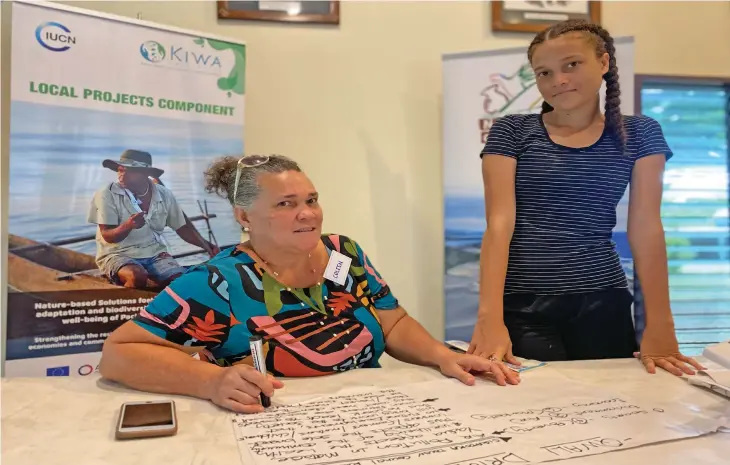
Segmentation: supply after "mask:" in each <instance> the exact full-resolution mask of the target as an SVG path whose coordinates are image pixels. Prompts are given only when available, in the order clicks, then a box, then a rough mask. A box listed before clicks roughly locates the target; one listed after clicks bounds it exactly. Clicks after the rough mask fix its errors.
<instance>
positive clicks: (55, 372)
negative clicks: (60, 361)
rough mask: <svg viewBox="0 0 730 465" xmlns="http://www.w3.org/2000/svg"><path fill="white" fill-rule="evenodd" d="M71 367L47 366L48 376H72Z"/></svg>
mask: <svg viewBox="0 0 730 465" xmlns="http://www.w3.org/2000/svg"><path fill="white" fill-rule="evenodd" d="M70 375H71V372H70V369H69V367H55V368H46V376H70Z"/></svg>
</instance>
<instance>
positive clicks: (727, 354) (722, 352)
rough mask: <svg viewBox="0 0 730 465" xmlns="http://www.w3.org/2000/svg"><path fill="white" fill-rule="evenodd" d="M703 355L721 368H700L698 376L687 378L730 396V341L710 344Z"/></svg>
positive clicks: (694, 383) (691, 382)
mask: <svg viewBox="0 0 730 465" xmlns="http://www.w3.org/2000/svg"><path fill="white" fill-rule="evenodd" d="M702 356H703V357H705V358H706V359H707V360H708V361H710V362H712V364H716V365H718V366H719V367H720V368H717V369H715V368H711V369H708V370H700V371H699V372H698V373H697V375H696V376H686V377H685V379H686V380H687V381H688V382H689V383H690V384H692V385H695V386H701V387H704V388H708V389H710V390H712V391H713V392H716V393H718V394H720V395H721V396H725V397H728V398H730V341H725V342H720V343H718V344H711V345H708V346H707V347H706V348H705V350H704V351H703V352H702Z"/></svg>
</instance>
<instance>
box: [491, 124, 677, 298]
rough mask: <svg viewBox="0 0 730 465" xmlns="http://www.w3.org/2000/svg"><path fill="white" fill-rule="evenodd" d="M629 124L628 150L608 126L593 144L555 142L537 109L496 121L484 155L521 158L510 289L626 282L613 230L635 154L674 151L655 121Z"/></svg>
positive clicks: (547, 291)
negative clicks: (577, 144) (583, 145)
mask: <svg viewBox="0 0 730 465" xmlns="http://www.w3.org/2000/svg"><path fill="white" fill-rule="evenodd" d="M624 125H625V127H626V134H627V144H626V153H623V152H621V151H620V150H619V148H618V147H617V146H616V143H615V142H614V139H613V137H611V134H610V131H609V130H607V129H605V130H604V132H603V134H602V135H601V138H600V139H599V140H598V141H597V142H596V143H594V144H593V145H591V146H588V147H583V148H571V147H566V146H563V145H560V144H557V143H555V142H553V141H552V139H550V137H549V136H548V132H547V129H546V128H545V125H544V123H543V120H542V116H541V115H538V114H522V115H508V116H505V117H503V118H500V119H499V120H497V121H495V123H494V124H493V125H492V127H491V129H490V131H489V135H488V138H487V142H486V144H485V146H484V149H483V150H482V152H481V154H480V156H484V155H501V156H507V157H511V158H514V159H516V160H517V173H516V178H515V198H516V207H517V211H516V214H517V217H516V222H515V231H514V235H513V237H512V242H511V243H510V248H509V264H508V267H507V276H506V281H505V294H515V293H530V294H541V295H555V294H567V293H578V292H590V291H596V290H601V289H607V288H618V287H627V282H626V275H625V273H624V272H623V269H622V267H621V263H620V261H619V256H618V253H617V251H616V246H615V243H614V242H613V240H612V237H611V236H612V230H613V228H614V227H615V226H616V207H617V206H618V203H619V201H620V200H621V198H622V197H623V195H624V193H625V191H626V187H627V186H628V184H629V182H630V180H631V171H632V168H633V166H634V163H635V162H636V160H638V159H639V158H642V157H645V156H647V155H652V154H664V155H665V156H666V157H667V159H669V158H671V156H672V152H671V150H670V148H669V146H668V145H667V142H666V140H665V139H664V134H663V132H662V129H661V126H659V123H657V122H656V120H654V119H652V118H650V117H647V116H624ZM487 227H488V226H487Z"/></svg>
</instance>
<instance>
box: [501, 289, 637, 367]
mask: <svg viewBox="0 0 730 465" xmlns="http://www.w3.org/2000/svg"><path fill="white" fill-rule="evenodd" d="M632 303H633V297H632V295H631V293H630V292H629V291H628V289H607V290H604V291H600V292H591V293H586V294H564V295H555V296H552V295H545V296H543V295H534V294H508V295H505V297H504V322H505V325H506V326H507V329H508V330H509V335H510V339H511V340H512V352H513V353H514V355H516V356H518V357H523V358H528V359H533V360H541V361H559V360H595V359H604V358H627V357H632V356H633V353H634V352H635V351H636V350H638V345H637V343H636V335H635V333H634V324H633V320H632V318H631V305H632Z"/></svg>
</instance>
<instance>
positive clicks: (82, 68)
mask: <svg viewBox="0 0 730 465" xmlns="http://www.w3.org/2000/svg"><path fill="white" fill-rule="evenodd" d="M10 6H11V7H12V26H11V31H10V33H11V35H12V41H11V45H10V46H11V49H12V55H11V67H10V78H11V82H10V94H9V95H10V105H9V108H8V112H7V113H4V114H3V116H6V118H4V119H7V116H9V118H10V124H9V145H8V146H7V149H8V153H9V159H8V170H7V173H8V179H9V188H8V193H7V199H8V208H7V210H8V219H7V221H6V222H4V224H3V226H6V227H7V236H4V237H7V238H8V239H7V241H8V245H7V247H8V248H7V249H6V254H7V256H6V257H4V260H7V261H4V262H3V278H7V279H6V280H5V281H4V285H5V288H6V290H7V305H6V306H4V309H5V315H4V324H3V330H4V331H5V334H4V336H3V343H4V355H5V360H4V362H3V366H4V370H5V372H4V375H7V376H87V375H89V374H91V373H93V372H94V371H95V370H96V367H97V365H98V360H99V358H100V350H101V347H102V344H103V342H104V340H105V339H106V337H107V335H108V334H109V333H110V332H112V331H113V330H114V329H116V328H117V327H118V326H120V325H121V324H123V323H124V322H126V321H129V320H131V319H133V318H134V317H135V315H137V314H138V313H139V312H140V310H142V309H143V308H144V306H145V305H146V304H147V303H148V302H149V301H150V300H152V299H153V298H154V297H155V296H156V295H157V293H158V292H160V290H161V289H162V288H163V287H164V284H165V279H166V278H165V276H168V273H169V275H173V274H174V273H173V272H175V271H178V270H183V271H184V269H185V268H187V267H190V266H195V265H197V264H200V263H202V262H204V261H206V260H207V259H208V258H209V254H208V251H209V250H211V249H210V245H211V244H214V245H216V246H218V247H220V248H224V247H226V246H230V245H233V244H237V243H238V242H239V232H240V227H238V225H237V223H236V221H235V219H234V218H233V215H232V213H231V208H230V205H229V204H228V202H227V201H226V200H225V199H222V198H220V197H217V196H215V195H212V194H208V193H206V192H205V191H204V180H203V172H204V171H205V169H206V168H207V166H208V165H209V164H210V162H211V161H212V160H213V159H215V158H217V157H219V156H223V155H231V154H234V155H235V154H242V153H243V149H244V141H243V133H244V130H243V129H244V110H245V74H246V73H245V71H246V46H245V44H244V43H241V42H240V41H236V40H231V39H226V38H220V37H214V36H211V35H209V34H204V33H201V32H195V31H186V30H183V29H178V28H172V27H167V26H162V25H158V24H153V23H150V22H147V21H140V20H134V19H129V18H124V17H119V16H112V15H107V14H101V13H98V12H93V11H89V10H84V9H80V8H74V7H68V6H63V5H58V4H55V3H45V2H44V3H39V2H28V1H15V2H12V4H11V5H10ZM3 7H6V5H5V4H4V5H3ZM4 13H7V11H5V12H4ZM4 16H7V15H4ZM3 19H4V20H5V19H6V18H3ZM8 22H10V21H8ZM5 30H6V29H4V31H5ZM3 43H5V41H3ZM3 51H5V50H3ZM4 58H5V57H4ZM5 81H6V80H5V79H3V82H5ZM4 140H5V138H4ZM4 148H6V147H4ZM3 163H5V159H4V160H3ZM120 164H121V165H122V166H128V167H130V168H127V170H126V171H125V172H124V174H120V173H122V171H121V170H120V169H119V168H118V166H120ZM143 165H144V166H146V167H147V168H149V169H147V170H146V171H145V172H140V171H139V169H138V168H139V167H140V166H143ZM135 168H137V169H135ZM5 173H6V170H3V175H5ZM135 173H136V174H135ZM139 173H142V174H141V175H140V174H139ZM140 176H141V177H140ZM4 179H5V177H4ZM134 186H137V187H139V192H138V195H139V196H140V198H142V197H144V196H148V195H149V197H144V198H148V199H152V200H149V201H148V203H149V205H150V207H149V211H148V212H146V213H145V215H144V220H145V221H144V223H143V224H142V225H141V226H140V227H138V228H134V227H130V226H129V225H130V224H131V223H130V222H129V217H130V216H131V215H132V214H134V213H136V211H135V208H137V204H136V203H135V201H136V198H134V196H131V197H130V196H129V195H128V194H129V192H127V190H130V189H134V188H135V187H134ZM3 187H4V186H3ZM150 191H151V194H150ZM4 198H5V197H4ZM145 205H146V204H145ZM100 225H106V226H108V227H112V228H120V227H124V228H126V230H125V231H126V232H127V233H128V234H126V236H124V238H123V239H115V240H116V242H110V241H112V239H109V237H113V236H107V237H106V238H105V235H104V234H102V232H101V227H100ZM4 232H5V231H4ZM183 237H184V238H183ZM164 254H167V255H164ZM166 256H169V259H168V258H166V259H165V260H161V258H162V257H166ZM130 264H132V265H139V266H142V267H144V268H146V269H147V270H148V271H149V273H150V275H149V279H147V280H139V279H137V280H130V279H128V278H127V275H126V274H124V273H118V271H119V270H120V269H122V268H123V267H125V266H129V265H130ZM143 281H144V282H143Z"/></svg>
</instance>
